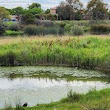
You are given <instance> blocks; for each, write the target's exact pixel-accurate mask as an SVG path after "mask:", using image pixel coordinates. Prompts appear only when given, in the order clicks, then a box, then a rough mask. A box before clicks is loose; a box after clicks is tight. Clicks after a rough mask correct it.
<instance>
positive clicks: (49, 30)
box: [24, 25, 64, 35]
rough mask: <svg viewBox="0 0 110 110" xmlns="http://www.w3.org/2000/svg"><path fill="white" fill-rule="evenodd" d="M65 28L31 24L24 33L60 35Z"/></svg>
mask: <svg viewBox="0 0 110 110" xmlns="http://www.w3.org/2000/svg"><path fill="white" fill-rule="evenodd" d="M63 32H64V31H63V30H61V29H60V28H59V27H43V26H34V25H30V26H27V27H26V28H25V29H24V33H25V34H27V35H51V34H52V35H59V34H61V35H62V34H63Z"/></svg>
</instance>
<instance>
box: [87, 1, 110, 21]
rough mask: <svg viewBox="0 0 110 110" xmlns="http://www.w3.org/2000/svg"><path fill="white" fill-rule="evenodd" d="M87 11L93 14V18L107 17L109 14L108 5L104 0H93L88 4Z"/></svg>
mask: <svg viewBox="0 0 110 110" xmlns="http://www.w3.org/2000/svg"><path fill="white" fill-rule="evenodd" d="M87 12H88V13H89V14H90V15H91V19H94V20H100V19H106V18H107V15H108V5H107V4H106V3H104V2H103V0H91V1H90V2H88V4H87Z"/></svg>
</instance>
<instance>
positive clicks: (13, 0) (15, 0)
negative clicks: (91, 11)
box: [0, 0, 110, 9]
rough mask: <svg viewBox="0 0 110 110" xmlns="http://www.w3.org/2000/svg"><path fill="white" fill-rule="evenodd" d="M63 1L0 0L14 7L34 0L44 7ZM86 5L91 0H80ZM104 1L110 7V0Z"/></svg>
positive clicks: (28, 3)
mask: <svg viewBox="0 0 110 110" xmlns="http://www.w3.org/2000/svg"><path fill="white" fill-rule="evenodd" d="M61 1H65V0H0V6H4V7H6V8H14V7H17V6H22V7H24V8H26V7H28V5H30V4H32V3H33V2H37V3H40V4H41V6H42V8H43V9H47V8H51V7H55V6H57V5H59V3H60V2H61ZM80 1H81V2H82V3H83V4H84V7H85V6H86V4H87V2H88V1H89V0H80ZM104 2H106V3H108V4H109V7H110V0H104Z"/></svg>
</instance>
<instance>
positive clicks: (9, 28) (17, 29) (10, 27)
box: [8, 23, 20, 31]
mask: <svg viewBox="0 0 110 110" xmlns="http://www.w3.org/2000/svg"><path fill="white" fill-rule="evenodd" d="M8 30H11V31H19V30H20V27H19V25H18V24H15V23H14V24H11V25H9V26H8Z"/></svg>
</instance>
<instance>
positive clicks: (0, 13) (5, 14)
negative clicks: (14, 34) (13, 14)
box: [0, 7, 10, 20]
mask: <svg viewBox="0 0 110 110" xmlns="http://www.w3.org/2000/svg"><path fill="white" fill-rule="evenodd" d="M9 15H10V13H9V11H8V10H6V9H5V8H4V7H0V20H3V19H4V18H9Z"/></svg>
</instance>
